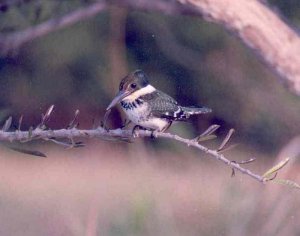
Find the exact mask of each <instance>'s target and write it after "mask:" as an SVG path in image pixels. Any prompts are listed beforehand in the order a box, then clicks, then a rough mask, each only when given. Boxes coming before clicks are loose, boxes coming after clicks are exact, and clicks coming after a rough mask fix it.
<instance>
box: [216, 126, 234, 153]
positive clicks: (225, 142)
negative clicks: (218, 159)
mask: <svg viewBox="0 0 300 236" xmlns="http://www.w3.org/2000/svg"><path fill="white" fill-rule="evenodd" d="M233 133H234V129H230V130H229V131H228V133H227V135H226V137H225V138H224V140H223V142H222V143H221V145H220V147H219V148H218V149H217V151H218V152H219V151H221V150H222V149H224V147H225V146H226V144H227V143H228V142H229V140H230V138H231V136H232V135H233Z"/></svg>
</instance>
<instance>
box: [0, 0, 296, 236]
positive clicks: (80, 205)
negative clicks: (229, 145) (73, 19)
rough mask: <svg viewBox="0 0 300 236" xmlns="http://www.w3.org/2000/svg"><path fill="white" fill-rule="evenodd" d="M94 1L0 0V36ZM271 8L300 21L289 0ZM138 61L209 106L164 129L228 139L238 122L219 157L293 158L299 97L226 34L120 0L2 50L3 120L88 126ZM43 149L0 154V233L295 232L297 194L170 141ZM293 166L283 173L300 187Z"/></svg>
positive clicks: (187, 100)
mask: <svg viewBox="0 0 300 236" xmlns="http://www.w3.org/2000/svg"><path fill="white" fill-rule="evenodd" d="M93 2H94V1H92V0H72V1H71V0H65V1H59V0H4V1H3V0H0V32H1V33H9V32H15V31H20V30H23V29H26V28H28V27H32V26H34V25H37V24H39V23H41V22H44V21H46V20H48V19H52V18H56V17H59V16H63V15H65V14H67V13H69V12H72V11H73V10H76V9H78V8H80V7H85V6H88V5H89V4H91V3H93ZM269 4H270V7H272V8H274V9H275V10H276V11H277V12H279V13H280V14H282V15H281V17H282V18H285V20H286V21H288V22H290V24H291V25H292V27H294V28H295V29H296V30H297V29H298V28H299V25H300V14H299V11H300V5H299V1H298V0H272V1H269ZM282 46H283V47H284V45H282ZM138 68H140V69H143V70H144V71H146V72H147V73H148V75H149V77H150V78H151V83H152V84H153V85H154V86H156V87H157V88H159V89H160V90H163V91H165V92H167V93H169V94H170V95H171V96H173V97H175V98H176V99H177V100H178V101H179V102H180V103H182V104H184V105H205V106H207V107H210V108H212V109H213V113H212V114H210V115H207V116H203V117H194V118H193V119H192V120H191V122H188V123H184V124H176V125H173V126H172V128H171V132H176V133H179V134H181V135H183V136H186V137H194V136H195V135H196V134H199V133H200V132H201V131H203V130H204V129H206V128H207V127H208V126H209V125H210V124H213V123H217V124H220V125H222V127H221V129H220V130H219V131H218V132H219V133H218V135H219V136H221V137H224V135H225V133H226V132H227V131H228V129H229V128H235V129H236V131H237V132H236V133H235V135H234V141H233V142H237V143H242V144H243V145H240V146H238V147H237V148H235V149H233V150H231V151H230V155H228V157H229V158H230V160H245V159H248V158H250V157H252V156H254V157H256V158H257V161H256V162H254V164H250V165H249V166H248V165H247V168H248V167H249V168H250V169H253V170H254V172H257V173H263V172H264V171H265V170H266V169H267V168H269V167H270V166H271V165H272V164H273V163H272V162H273V161H276V162H278V161H279V160H282V159H283V158H286V157H296V156H293V155H292V154H293V153H297V152H298V153H299V145H298V144H299V137H298V139H297V138H296V139H293V138H294V137H295V136H297V135H299V133H300V125H299V120H300V102H299V97H296V96H295V95H293V94H292V93H290V92H289V91H288V90H287V89H286V88H284V86H282V84H280V80H279V78H277V76H276V75H275V74H274V73H273V72H272V70H271V69H270V68H268V67H267V66H266V65H264V63H262V62H261V60H260V59H259V58H258V57H257V56H256V54H255V52H253V51H251V50H249V49H248V48H245V47H244V45H243V44H242V43H241V42H240V40H239V39H237V38H236V37H235V35H232V34H231V33H228V32H227V31H225V30H224V29H223V27H221V26H218V25H215V24H213V23H208V22H206V21H204V20H202V19H200V18H196V17H190V16H179V15H177V16H176V15H172V16H166V15H163V14H160V13H154V12H151V13H150V12H148V13H145V12H139V11H134V10H128V9H123V8H118V7H117V6H114V7H111V8H109V9H108V10H106V11H104V12H102V13H101V14H98V15H97V16H96V17H93V18H92V19H89V20H86V21H82V22H80V23H78V24H75V25H72V26H71V27H67V28H64V29H62V30H59V31H56V32H53V33H51V34H49V35H47V36H44V37H42V38H38V39H36V40H34V41H32V42H30V43H28V44H26V45H24V46H23V47H21V48H19V49H18V50H16V51H13V52H10V53H9V54H7V55H2V56H0V82H1V83H0V97H1V99H0V121H1V122H2V123H4V121H5V119H7V117H8V116H9V115H12V116H13V118H14V122H15V125H17V121H18V119H19V116H20V115H21V114H23V115H24V122H23V126H22V129H28V128H29V127H30V126H31V125H35V124H38V122H39V121H40V116H41V113H42V112H45V110H46V109H47V108H48V107H49V106H50V105H51V104H55V106H56V107H55V111H54V115H53V116H52V117H51V120H50V123H49V125H50V127H51V128H62V127H65V126H66V125H67V124H68V123H69V121H70V120H71V119H72V117H73V114H74V111H75V110H76V109H80V111H81V114H80V128H91V127H92V126H93V123H94V122H96V123H97V124H98V122H99V121H100V120H101V119H102V117H103V115H104V113H105V108H106V107H107V105H108V104H109V102H110V101H111V99H112V98H113V96H114V95H115V93H116V92H117V89H118V84H119V81H120V79H121V78H122V77H123V76H125V75H126V74H127V73H128V72H130V71H132V70H136V69H138ZM124 118H125V117H124V114H123V113H122V112H120V111H119V110H118V109H114V111H113V112H112V115H111V116H110V124H109V125H110V126H111V127H119V126H120V125H121V123H122V121H123V120H124ZM291 140H294V141H291ZM297 140H298V141H297ZM216 142H217V143H220V138H219V139H217V140H216ZM287 143H289V144H290V145H286V144H287ZM40 144H41V142H38V145H40ZM142 144H144V145H142ZM153 145H155V146H153ZM207 145H210V146H212V145H215V143H208V144H207ZM153 147H155V148H153ZM38 149H41V150H42V151H45V152H46V153H47V155H48V156H49V158H47V159H39V158H35V157H31V158H25V156H24V155H22V154H20V153H16V152H12V151H9V150H8V149H4V148H1V151H0V163H1V164H0V176H1V181H0V209H1V210H0V212H1V213H0V235H13V236H16V235H22V236H24V235H31V236H32V235H172V236H174V235H231V236H232V235H299V234H300V228H299V220H298V219H299V217H300V215H299V214H300V209H299V207H300V204H299V192H294V191H292V190H290V189H287V188H280V187H278V186H277V187H276V186H274V185H267V186H265V185H260V184H258V183H256V182H254V181H253V180H252V179H250V178H248V177H247V176H243V175H240V174H237V176H236V177H235V178H230V174H231V170H230V169H229V168H227V167H225V166H223V165H219V164H218V163H216V162H215V161H214V160H211V159H209V158H206V159H203V158H199V156H200V157H202V156H205V154H203V153H201V152H200V153H199V152H198V151H197V150H196V151H195V150H193V149H191V148H187V147H186V146H184V145H178V144H177V143H175V142H170V141H165V140H151V141H150V140H146V141H145V142H143V141H142V140H136V142H135V143H134V144H127V143H126V144H123V143H113V142H104V141H99V140H91V141H90V142H89V144H88V146H87V147H85V148H82V149H72V150H64V149H62V148H61V147H56V146H55V147H54V146H53V145H50V144H48V143H47V145H41V146H39V147H38ZM226 154H227V153H226ZM298 155H299V154H298ZM27 157H28V156H27ZM271 157H276V159H277V160H275V158H273V159H271ZM298 157H299V156H298ZM296 161H297V159H296V158H293V159H292V161H291V164H289V165H288V166H287V167H286V168H284V169H283V170H282V172H280V177H281V178H287V179H293V180H295V181H298V182H299V164H298V165H297V162H296ZM297 176H298V180H297V179H296V177H297ZM93 232H94V234H93ZM95 232H96V233H95Z"/></svg>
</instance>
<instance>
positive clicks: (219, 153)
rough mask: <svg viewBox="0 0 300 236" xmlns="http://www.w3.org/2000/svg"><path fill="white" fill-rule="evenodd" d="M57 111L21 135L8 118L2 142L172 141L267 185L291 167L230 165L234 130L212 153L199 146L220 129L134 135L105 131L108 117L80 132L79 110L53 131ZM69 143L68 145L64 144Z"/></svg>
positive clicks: (72, 144) (138, 132)
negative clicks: (257, 169)
mask: <svg viewBox="0 0 300 236" xmlns="http://www.w3.org/2000/svg"><path fill="white" fill-rule="evenodd" d="M53 109H54V105H51V106H50V107H49V108H48V110H47V111H46V113H45V114H42V117H41V122H40V124H38V125H37V126H36V128H33V127H31V128H30V129H29V130H28V131H22V130H21V125H22V120H23V116H21V117H20V119H19V124H18V126H17V127H18V129H17V130H15V131H9V129H10V128H11V124H12V117H9V118H8V119H7V120H6V121H5V123H4V126H3V128H2V130H0V142H1V141H2V142H4V141H9V142H21V143H22V142H29V141H32V140H45V141H51V142H53V143H55V144H58V145H62V146H64V147H68V148H73V147H82V146H84V144H83V143H82V142H75V139H78V138H99V139H103V140H108V141H126V142H131V141H132V140H133V139H136V138H138V137H140V138H142V137H153V136H154V137H156V138H164V139H171V140H175V141H178V142H181V143H184V144H186V145H187V146H192V147H195V148H197V149H199V150H201V151H203V152H205V153H207V154H209V155H210V156H211V157H213V158H215V159H216V160H218V161H221V162H223V163H224V164H226V165H228V166H229V167H231V168H232V176H234V174H235V171H239V172H241V173H243V174H246V175H248V176H250V177H251V178H253V179H255V180H256V181H259V182H261V183H266V182H267V181H274V182H275V180H274V179H275V177H276V174H277V172H278V170H279V169H281V168H282V167H283V166H285V165H286V164H287V163H288V159H286V160H285V161H283V162H281V163H279V164H277V165H275V166H274V167H272V168H271V169H269V170H268V171H266V172H265V174H263V175H259V174H255V173H254V172H252V171H250V170H249V169H246V168H244V167H242V166H241V165H242V164H247V163H250V162H252V161H254V159H253V158H251V159H249V160H246V161H243V162H236V161H231V160H229V159H227V158H226V157H225V156H224V155H223V152H224V151H225V150H226V149H227V148H228V147H227V144H228V142H229V140H230V138H231V136H232V134H233V132H234V130H233V129H231V130H229V132H228V134H227V135H226V137H225V138H224V140H223V141H222V143H221V144H220V146H219V147H218V148H217V149H215V150H213V149H209V148H207V147H205V146H203V145H201V144H200V142H202V141H205V140H209V139H211V138H214V137H216V136H215V135H213V133H214V132H215V131H216V130H217V129H218V128H219V127H220V126H219V125H211V126H210V127H209V128H208V129H207V130H206V131H204V132H203V133H202V134H200V135H199V136H197V137H196V138H194V139H186V138H182V137H180V136H178V135H175V134H171V133H162V132H156V131H154V132H152V131H148V130H141V129H137V130H136V129H135V130H134V133H133V131H132V130H131V129H121V128H119V129H108V128H106V127H105V121H106V118H107V116H108V114H109V112H107V114H106V115H105V117H104V124H103V125H102V126H98V127H97V128H93V129H85V130H83V129H78V128H77V123H76V122H77V118H78V115H79V110H76V112H75V114H74V118H73V119H72V120H71V122H70V124H69V125H68V126H67V127H66V128H64V129H59V130H51V129H49V128H48V127H47V124H46V123H47V121H48V120H49V118H50V116H51V114H52V111H53ZM65 140H67V141H65ZM12 149H13V150H15V151H18V152H22V153H25V154H32V155H36V156H41V157H45V155H44V154H43V153H41V152H39V151H30V150H22V149H21V148H18V147H17V148H16V147H13V148H12ZM277 183H280V184H285V185H289V186H291V187H294V188H300V186H299V185H298V184H296V183H294V182H293V181H289V180H277Z"/></svg>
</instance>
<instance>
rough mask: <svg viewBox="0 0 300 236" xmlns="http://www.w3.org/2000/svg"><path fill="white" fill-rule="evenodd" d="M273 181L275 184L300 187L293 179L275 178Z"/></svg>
mask: <svg viewBox="0 0 300 236" xmlns="http://www.w3.org/2000/svg"><path fill="white" fill-rule="evenodd" d="M271 182H273V183H275V184H281V185H285V186H288V187H291V188H296V189H300V185H299V184H297V183H296V182H294V181H292V180H288V179H274V180H272V181H271Z"/></svg>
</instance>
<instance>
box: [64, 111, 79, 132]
mask: <svg viewBox="0 0 300 236" xmlns="http://www.w3.org/2000/svg"><path fill="white" fill-rule="evenodd" d="M79 113H80V111H79V110H78V109H77V110H76V111H75V114H74V117H73V119H72V120H71V122H70V123H69V124H68V126H67V129H72V128H76V127H77V126H78V123H75V122H76V121H77V118H78V116H79Z"/></svg>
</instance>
